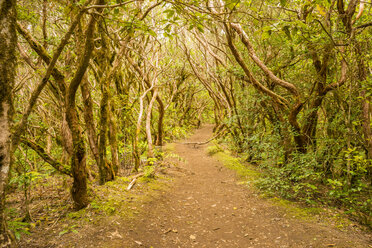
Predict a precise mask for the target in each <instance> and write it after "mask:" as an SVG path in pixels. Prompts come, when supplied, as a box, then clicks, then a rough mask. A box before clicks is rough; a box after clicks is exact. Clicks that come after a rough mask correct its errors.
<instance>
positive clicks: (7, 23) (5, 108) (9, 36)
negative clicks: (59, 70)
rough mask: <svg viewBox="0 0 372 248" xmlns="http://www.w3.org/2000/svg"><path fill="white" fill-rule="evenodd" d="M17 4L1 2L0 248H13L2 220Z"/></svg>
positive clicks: (13, 72)
mask: <svg viewBox="0 0 372 248" xmlns="http://www.w3.org/2000/svg"><path fill="white" fill-rule="evenodd" d="M15 5H16V1H15V0H0V246H1V247H15V246H16V243H15V241H14V239H13V238H12V235H10V233H9V232H8V230H7V225H6V216H5V195H6V185H7V183H8V179H9V171H10V161H11V154H10V112H11V108H12V96H11V93H12V88H13V85H14V79H15V67H16V56H15V48H16V45H17V35H16V10H15Z"/></svg>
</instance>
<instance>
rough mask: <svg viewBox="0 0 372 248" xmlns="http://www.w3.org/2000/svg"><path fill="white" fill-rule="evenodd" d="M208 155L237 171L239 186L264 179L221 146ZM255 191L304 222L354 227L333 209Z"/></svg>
mask: <svg viewBox="0 0 372 248" xmlns="http://www.w3.org/2000/svg"><path fill="white" fill-rule="evenodd" d="M206 151H207V154H208V155H209V156H213V157H215V158H216V159H217V160H218V161H220V162H221V163H222V164H223V165H224V166H225V167H226V168H228V169H230V170H233V171H235V172H236V173H237V174H238V176H239V177H240V178H241V179H242V180H243V182H239V183H238V184H248V185H250V186H251V185H253V186H255V184H256V183H257V182H258V181H259V179H260V178H262V176H263V174H261V172H259V171H257V169H256V168H255V167H253V166H252V165H249V164H247V163H244V162H242V159H241V158H238V157H234V156H233V155H232V154H231V152H230V151H229V150H227V149H224V148H222V147H221V146H219V145H212V146H209V147H207V149H206ZM254 189H255V190H257V191H260V196H261V197H262V198H265V199H267V200H269V201H270V202H271V203H272V204H273V205H275V206H278V207H280V208H282V209H283V210H285V211H286V212H287V213H288V214H289V215H290V216H292V217H294V218H298V219H302V220H312V221H318V220H320V219H321V220H322V222H324V223H325V224H327V225H328V224H331V225H334V226H335V227H337V228H339V229H343V228H346V227H348V226H350V225H352V222H351V221H350V220H348V219H347V218H345V215H344V214H342V213H340V212H337V211H334V210H332V209H328V208H327V209H324V208H320V207H306V206H305V205H302V204H301V203H298V202H293V201H289V200H285V199H283V198H278V197H276V196H273V194H272V192H270V191H265V190H262V189H258V188H257V187H254Z"/></svg>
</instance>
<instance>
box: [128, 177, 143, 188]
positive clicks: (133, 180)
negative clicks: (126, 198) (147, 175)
mask: <svg viewBox="0 0 372 248" xmlns="http://www.w3.org/2000/svg"><path fill="white" fill-rule="evenodd" d="M143 175H144V173H139V174H137V175H135V176H133V179H132V181H131V182H130V183H129V185H128V187H127V190H131V189H132V188H133V186H134V185H135V184H136V181H137V178H139V177H141V176H143Z"/></svg>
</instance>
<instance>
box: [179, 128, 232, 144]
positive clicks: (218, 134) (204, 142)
mask: <svg viewBox="0 0 372 248" xmlns="http://www.w3.org/2000/svg"><path fill="white" fill-rule="evenodd" d="M224 131H226V130H225V129H222V130H221V131H220V132H219V133H217V134H216V135H215V136H213V137H212V138H210V139H209V140H207V141H203V142H183V143H181V144H185V145H194V147H195V146H198V145H199V146H201V145H205V144H208V143H209V142H211V141H212V140H214V139H216V138H218V137H219V136H220V135H221V134H223V133H224Z"/></svg>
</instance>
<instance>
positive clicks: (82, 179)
mask: <svg viewBox="0 0 372 248" xmlns="http://www.w3.org/2000/svg"><path fill="white" fill-rule="evenodd" d="M104 3H105V1H104V0H97V1H95V4H97V5H102V4H104ZM98 11H100V10H98ZM96 20H97V17H96V16H91V17H90V20H89V23H88V27H87V30H86V32H85V37H86V40H85V44H84V50H83V52H82V54H81V55H80V56H79V62H78V66H77V70H76V72H75V75H74V77H73V79H72V80H71V83H70V85H69V87H68V90H67V97H66V102H67V104H66V117H67V122H68V125H69V127H70V129H71V134H72V141H73V155H72V159H71V169H72V175H73V178H74V182H73V185H72V188H71V195H72V199H73V200H74V205H75V208H76V209H82V208H84V207H86V206H87V205H88V203H89V199H88V192H87V173H86V152H85V141H84V137H83V134H82V130H81V127H80V125H79V119H78V113H77V109H76V103H75V97H76V92H77V90H78V88H79V86H80V83H81V82H82V80H83V77H84V75H85V72H86V70H87V68H88V65H89V61H90V58H91V56H92V52H93V50H94V44H93V37H94V36H93V34H94V30H95V26H96Z"/></svg>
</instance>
